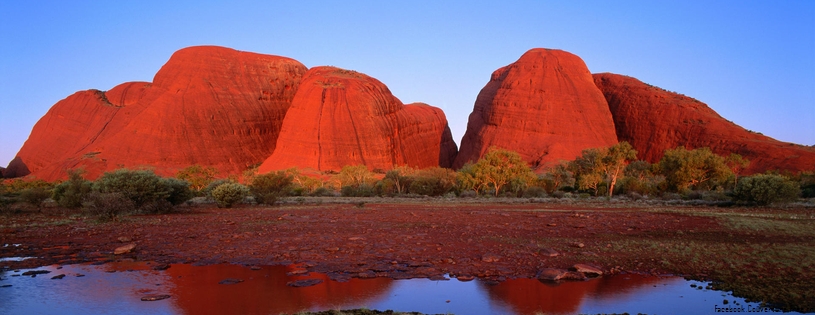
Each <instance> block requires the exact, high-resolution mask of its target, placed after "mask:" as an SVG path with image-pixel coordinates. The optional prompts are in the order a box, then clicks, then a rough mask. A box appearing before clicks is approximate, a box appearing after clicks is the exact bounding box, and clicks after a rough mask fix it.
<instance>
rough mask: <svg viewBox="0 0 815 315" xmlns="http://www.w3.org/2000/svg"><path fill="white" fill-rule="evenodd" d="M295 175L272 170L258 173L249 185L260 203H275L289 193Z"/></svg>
mask: <svg viewBox="0 0 815 315" xmlns="http://www.w3.org/2000/svg"><path fill="white" fill-rule="evenodd" d="M293 180H294V176H292V175H289V174H287V173H286V172H283V171H279V172H271V173H267V174H263V175H257V176H255V178H254V179H253V180H252V185H250V186H249V191H250V192H251V193H252V196H253V197H255V201H256V202H257V203H259V204H267V205H273V204H274V203H275V202H276V201H277V198H279V197H282V196H285V195H288V194H289V190H290V189H291V187H292V181H293Z"/></svg>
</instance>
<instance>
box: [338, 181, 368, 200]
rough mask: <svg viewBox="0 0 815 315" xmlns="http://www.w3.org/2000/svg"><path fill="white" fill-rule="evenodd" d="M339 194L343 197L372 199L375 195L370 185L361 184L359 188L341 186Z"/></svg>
mask: <svg viewBox="0 0 815 315" xmlns="http://www.w3.org/2000/svg"><path fill="white" fill-rule="evenodd" d="M340 193H341V194H342V196H343V197H373V196H375V195H376V190H375V189H374V187H373V186H371V185H368V184H361V185H359V186H343V187H342V189H340Z"/></svg>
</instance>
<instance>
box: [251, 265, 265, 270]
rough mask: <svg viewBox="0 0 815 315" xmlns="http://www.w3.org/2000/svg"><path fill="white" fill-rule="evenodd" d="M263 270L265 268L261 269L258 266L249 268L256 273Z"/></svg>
mask: <svg viewBox="0 0 815 315" xmlns="http://www.w3.org/2000/svg"><path fill="white" fill-rule="evenodd" d="M262 269H263V268H260V267H258V266H252V267H249V270H255V271H257V270H262Z"/></svg>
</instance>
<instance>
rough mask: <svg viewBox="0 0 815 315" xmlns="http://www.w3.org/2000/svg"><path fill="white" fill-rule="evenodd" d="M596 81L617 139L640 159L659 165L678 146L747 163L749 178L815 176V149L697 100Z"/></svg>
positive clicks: (614, 78)
mask: <svg viewBox="0 0 815 315" xmlns="http://www.w3.org/2000/svg"><path fill="white" fill-rule="evenodd" d="M594 81H595V83H596V84H597V87H599V88H600V90H601V91H603V94H604V95H605V97H606V100H607V101H608V105H609V108H610V109H611V113H612V115H613V117H614V124H615V126H616V129H617V137H618V138H619V139H620V141H628V142H629V143H631V145H632V146H633V147H634V149H636V150H637V152H638V158H640V159H643V160H647V161H649V162H657V161H659V159H661V158H662V155H663V152H664V151H665V150H666V149H672V148H675V147H678V146H685V147H686V148H688V149H693V148H701V147H709V148H710V149H711V150H712V151H713V152H715V153H717V154H720V155H725V156H726V155H729V154H730V153H737V154H740V155H742V156H743V157H746V158H747V159H749V160H750V161H751V163H750V167H749V168H748V169H747V172H748V173H756V172H763V171H765V170H768V169H779V170H789V171H794V172H797V171H804V170H809V171H812V170H815V148H813V147H806V146H801V145H797V144H792V143H786V142H781V141H778V140H775V139H773V138H770V137H767V136H764V135H761V134H759V133H755V132H751V131H748V130H746V129H744V128H742V127H740V126H738V125H736V124H734V123H732V122H730V121H728V120H726V119H724V118H722V117H721V116H719V114H717V113H716V112H715V111H713V110H712V109H710V107H708V106H707V105H705V103H702V102H700V101H698V100H695V99H693V98H690V97H687V96H684V95H680V94H677V93H673V92H669V91H665V90H663V89H660V88H658V87H654V86H651V85H648V84H645V83H643V82H641V81H639V80H637V79H635V78H632V77H628V76H623V75H617V74H611V73H601V74H595V75H594Z"/></svg>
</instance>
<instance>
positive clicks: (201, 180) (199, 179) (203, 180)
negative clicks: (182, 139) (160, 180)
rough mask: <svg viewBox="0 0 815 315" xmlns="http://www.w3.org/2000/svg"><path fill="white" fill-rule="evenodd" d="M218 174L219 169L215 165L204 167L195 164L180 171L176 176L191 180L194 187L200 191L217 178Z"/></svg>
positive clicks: (191, 185)
mask: <svg viewBox="0 0 815 315" xmlns="http://www.w3.org/2000/svg"><path fill="white" fill-rule="evenodd" d="M216 175H218V169H216V168H215V167H212V166H209V167H203V166H201V165H198V164H195V165H191V166H187V167H185V168H184V169H182V170H180V171H178V173H176V175H175V177H176V178H178V179H181V180H185V181H187V182H189V183H190V187H191V188H192V189H194V190H195V191H197V192H200V191H201V190H202V189H204V188H206V187H207V185H209V183H211V182H212V181H213V180H215V176H216Z"/></svg>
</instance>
